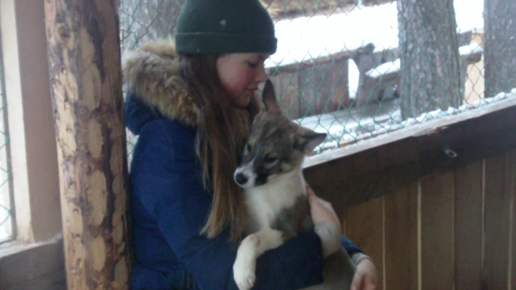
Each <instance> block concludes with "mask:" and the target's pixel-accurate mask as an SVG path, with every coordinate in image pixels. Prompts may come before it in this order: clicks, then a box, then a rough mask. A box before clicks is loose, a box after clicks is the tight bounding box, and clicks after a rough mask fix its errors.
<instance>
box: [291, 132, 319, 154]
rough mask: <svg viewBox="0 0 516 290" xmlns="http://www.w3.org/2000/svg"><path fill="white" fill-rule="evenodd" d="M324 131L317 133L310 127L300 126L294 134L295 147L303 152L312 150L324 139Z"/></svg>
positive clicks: (307, 152) (306, 152)
mask: <svg viewBox="0 0 516 290" xmlns="http://www.w3.org/2000/svg"><path fill="white" fill-rule="evenodd" d="M326 136H327V134H326V133H317V132H314V131H312V130H310V129H307V128H303V127H300V128H299V130H298V132H297V133H296V136H295V141H294V142H295V147H297V148H299V149H301V151H303V153H304V154H309V153H311V152H312V151H314V149H315V147H317V146H319V145H320V144H321V143H322V142H324V140H325V139H326Z"/></svg>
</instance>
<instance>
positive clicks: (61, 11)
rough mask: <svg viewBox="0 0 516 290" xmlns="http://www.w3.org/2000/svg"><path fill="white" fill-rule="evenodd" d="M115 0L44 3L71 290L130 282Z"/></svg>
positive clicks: (51, 0)
mask: <svg viewBox="0 0 516 290" xmlns="http://www.w3.org/2000/svg"><path fill="white" fill-rule="evenodd" d="M117 3H118V1H116V0H102V1H100V0H97V1H90V0H67V1H65V0H47V1H45V25H46V35H47V43H48V61H49V70H50V86H51V96H52V105H53V110H54V118H55V129H56V139H57V144H58V162H59V175H60V176H59V178H60V191H61V211H62V216H63V234H64V245H65V259H66V271H67V283H68V289H69V290H73V289H81V290H82V289H128V288H129V282H128V281H129V275H130V268H131V258H130V257H131V255H130V254H131V251H130V239H129V238H130V234H129V229H130V227H129V224H128V220H129V212H128V209H129V206H128V186H127V166H126V165H127V159H126V147H125V145H126V141H125V128H124V118H123V97H122V84H121V80H122V77H121V71H120V37H119V26H118V25H119V23H118V10H117Z"/></svg>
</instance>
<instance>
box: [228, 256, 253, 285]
mask: <svg viewBox="0 0 516 290" xmlns="http://www.w3.org/2000/svg"><path fill="white" fill-rule="evenodd" d="M233 275H234V277H235V282H236V284H237V286H238V289H240V290H249V289H251V288H253V286H254V282H255V281H256V275H255V261H253V260H251V259H245V258H240V259H239V258H237V260H236V262H235V264H234V265H233Z"/></svg>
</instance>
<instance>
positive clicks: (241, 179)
mask: <svg viewBox="0 0 516 290" xmlns="http://www.w3.org/2000/svg"><path fill="white" fill-rule="evenodd" d="M247 180H248V178H247V177H246V176H245V175H243V174H242V173H238V174H237V175H236V176H235V181H236V182H237V183H238V184H240V185H244V184H246V183H247Z"/></svg>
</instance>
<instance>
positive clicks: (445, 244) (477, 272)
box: [342, 151, 516, 290]
mask: <svg viewBox="0 0 516 290" xmlns="http://www.w3.org/2000/svg"><path fill="white" fill-rule="evenodd" d="M515 199H516V151H511V152H508V153H505V154H502V155H499V156H495V157H492V158H489V159H486V160H482V161H479V162H477V163H474V164H471V165H468V166H466V167H463V168H460V169H457V170H455V171H452V172H448V173H444V174H434V175H431V176H427V177H425V178H423V179H421V180H419V181H418V182H416V183H414V184H411V185H408V186H405V187H403V188H399V189H398V190H396V191H395V192H392V193H390V194H387V195H384V196H381V197H378V198H375V199H372V200H370V201H368V202H365V203H362V204H359V205H357V206H353V207H351V208H348V209H347V210H346V211H345V212H344V213H343V214H342V221H343V225H344V226H343V228H344V232H345V235H346V236H348V237H349V238H350V239H351V240H352V241H353V242H355V243H356V244H357V245H358V246H360V247H361V248H362V249H363V250H364V251H365V252H366V253H367V254H368V255H370V256H371V257H372V258H373V260H374V262H375V265H376V267H377V270H378V272H379V279H380V281H379V285H378V287H377V289H380V290H391V289H396V290H404V289H407V290H409V289H418V290H425V289H439V290H446V289H450V290H452V289H455V290H461V289H467V290H475V289H478V290H480V289H482V290H484V289H493V290H501V289H510V290H514V289H516V271H515V268H516V267H515V263H516V223H515V220H514V219H515V215H516V213H515V210H514V202H515Z"/></svg>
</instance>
